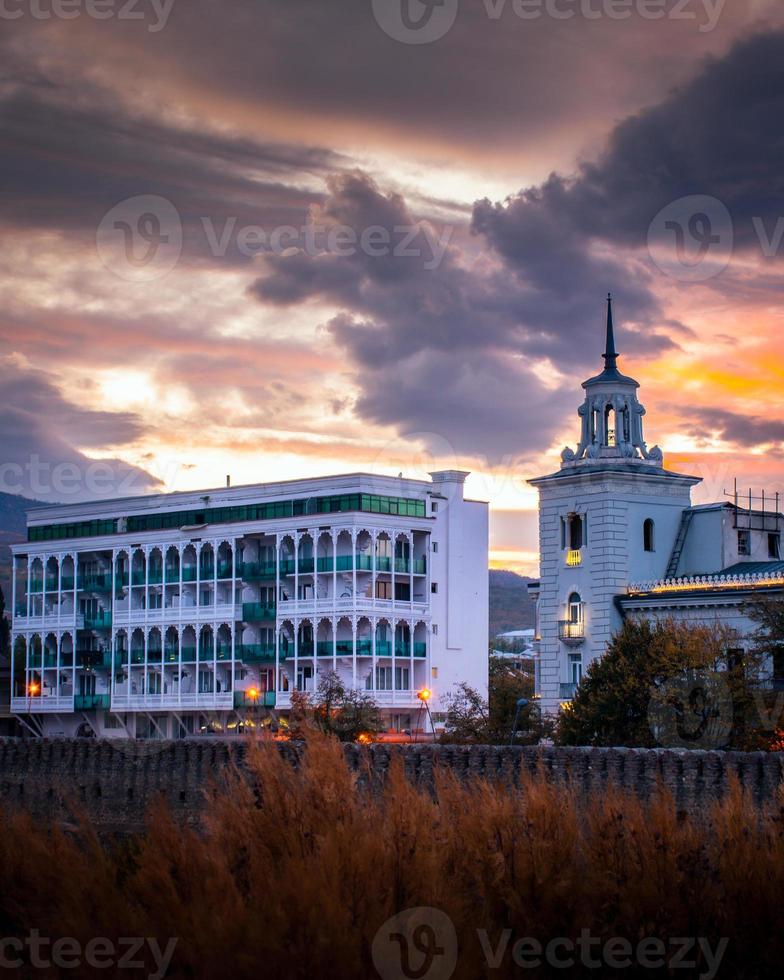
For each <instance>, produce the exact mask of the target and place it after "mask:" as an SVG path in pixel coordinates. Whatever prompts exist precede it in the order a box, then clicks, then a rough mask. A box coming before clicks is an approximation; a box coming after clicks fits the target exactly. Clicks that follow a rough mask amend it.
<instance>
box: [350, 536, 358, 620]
mask: <svg viewBox="0 0 784 980" xmlns="http://www.w3.org/2000/svg"><path fill="white" fill-rule="evenodd" d="M351 605H352V607H353V608H354V609H356V608H357V529H356V528H355V527H352V528H351Z"/></svg>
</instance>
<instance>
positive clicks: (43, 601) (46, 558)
mask: <svg viewBox="0 0 784 980" xmlns="http://www.w3.org/2000/svg"><path fill="white" fill-rule="evenodd" d="M41 562H42V570H41V618H42V619H43V617H44V616H46V573H47V572H48V570H49V555H44V556H43V558H42V559H41ZM41 656H43V651H42V653H41ZM41 677H42V678H43V674H41ZM43 693H44V692H43V680H42V681H41V694H42V695H43Z"/></svg>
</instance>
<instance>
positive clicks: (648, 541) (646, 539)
mask: <svg viewBox="0 0 784 980" xmlns="http://www.w3.org/2000/svg"><path fill="white" fill-rule="evenodd" d="M654 530H655V524H654V523H653V520H652V519H651V518H650V517H648V518H646V520H645V523H644V524H643V526H642V546H643V548H644V549H645V551H655V550H656V549H655V548H654V544H655V541H654Z"/></svg>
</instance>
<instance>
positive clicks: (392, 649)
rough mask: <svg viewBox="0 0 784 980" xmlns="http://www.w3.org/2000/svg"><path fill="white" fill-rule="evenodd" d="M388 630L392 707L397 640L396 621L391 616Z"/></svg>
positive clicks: (393, 702)
mask: <svg viewBox="0 0 784 980" xmlns="http://www.w3.org/2000/svg"><path fill="white" fill-rule="evenodd" d="M390 629H391V630H392V642H391V644H390V653H391V655H392V702H391V703H392V705H393V706H394V704H395V694H396V692H395V652H396V650H395V643H396V640H397V620H396V619H395V617H394V616H393V617H392V618H391V619H390Z"/></svg>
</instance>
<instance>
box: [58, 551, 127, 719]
mask: <svg viewBox="0 0 784 980" xmlns="http://www.w3.org/2000/svg"><path fill="white" fill-rule="evenodd" d="M112 595H114V558H112ZM116 648H117V630H116V629H115V627H114V617H113V616H112V634H111V639H110V640H109V705H110V707H111V704H112V702H113V701H114V694H115V666H114V651H115V650H116ZM57 659H58V662H59V659H60V657H59V654H58V657H57ZM59 676H60V675H59V673H58V677H59Z"/></svg>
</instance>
